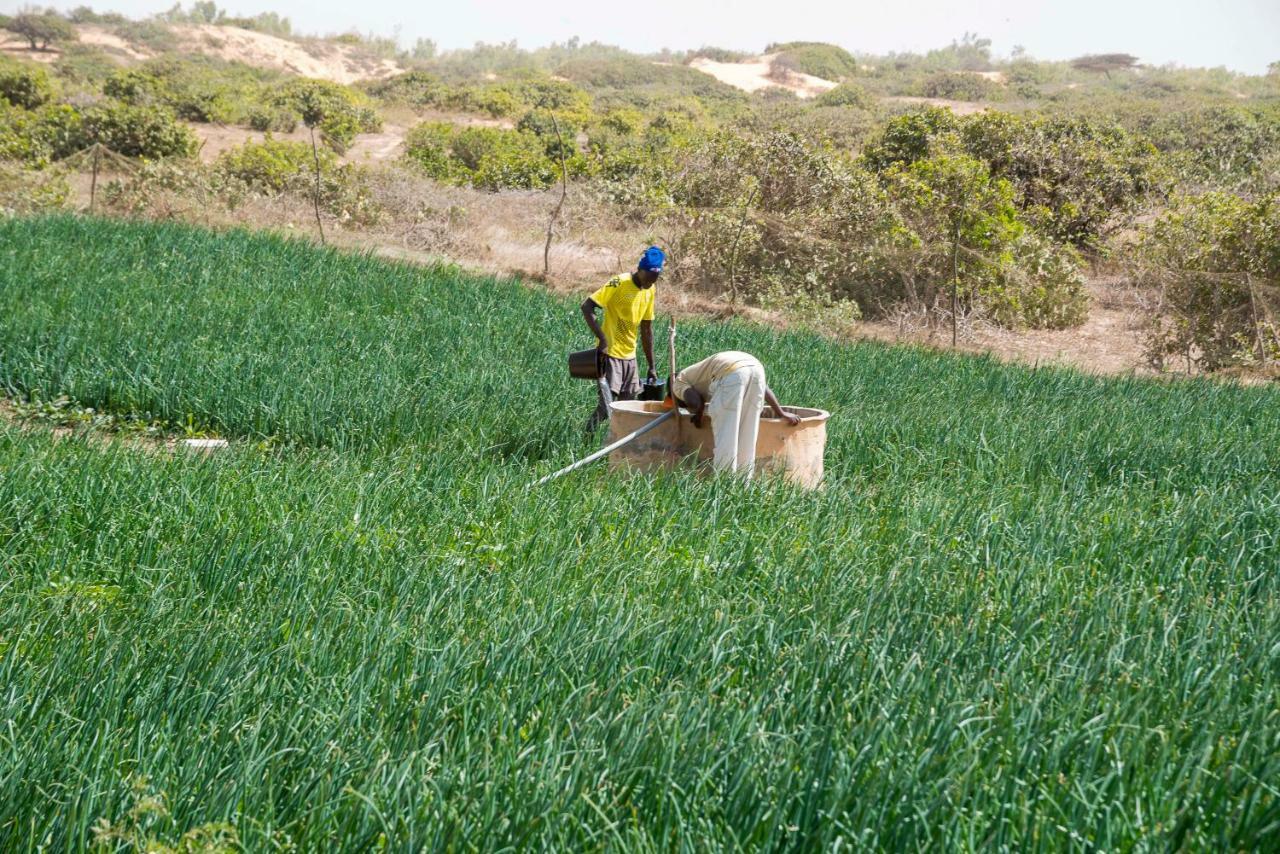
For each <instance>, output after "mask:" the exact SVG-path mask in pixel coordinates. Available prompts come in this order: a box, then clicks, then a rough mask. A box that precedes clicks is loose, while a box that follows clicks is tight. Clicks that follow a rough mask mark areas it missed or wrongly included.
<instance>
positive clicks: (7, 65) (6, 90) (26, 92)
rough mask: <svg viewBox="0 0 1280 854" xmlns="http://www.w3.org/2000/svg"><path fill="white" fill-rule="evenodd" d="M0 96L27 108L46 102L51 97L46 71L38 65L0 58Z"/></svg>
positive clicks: (50, 86)
mask: <svg viewBox="0 0 1280 854" xmlns="http://www.w3.org/2000/svg"><path fill="white" fill-rule="evenodd" d="M0 98H2V99H4V100H5V101H8V102H9V103H10V104H12V105H13V106H15V107H22V108H24V109H27V110H34V109H35V108H36V107H39V106H42V105H43V104H46V103H48V102H49V101H50V100H51V99H52V98H53V86H52V85H50V83H49V74H48V72H46V71H45V70H44V69H43V68H41V67H40V66H38V65H28V64H26V63H19V62H13V61H10V60H7V59H0Z"/></svg>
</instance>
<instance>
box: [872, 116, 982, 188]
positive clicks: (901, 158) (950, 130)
mask: <svg viewBox="0 0 1280 854" xmlns="http://www.w3.org/2000/svg"><path fill="white" fill-rule="evenodd" d="M959 126H960V120H959V119H958V118H957V116H956V114H955V113H953V112H951V111H950V110H948V109H943V108H939V107H928V108H926V109H923V110H915V111H912V112H910V113H904V114H903V115H901V116H897V117H895V118H893V119H891V120H890V121H889V122H888V123H886V124H885V126H884V128H883V129H882V130H881V131H880V134H879V135H878V136H877V137H876V139H874V140H873V141H872V142H871V143H870V144H869V145H868V146H867V147H866V148H865V149H864V150H863V152H862V159H863V162H864V163H865V164H866V165H867V167H868V168H870V169H872V170H874V171H876V172H882V171H884V170H886V169H889V168H890V167H892V166H897V165H906V164H910V163H914V162H915V161H917V160H923V159H925V158H926V157H928V156H929V154H930V152H931V151H932V149H933V145H934V141H935V140H936V139H938V138H939V137H943V136H947V135H953V134H954V133H955V132H956V130H957V129H958V128H959Z"/></svg>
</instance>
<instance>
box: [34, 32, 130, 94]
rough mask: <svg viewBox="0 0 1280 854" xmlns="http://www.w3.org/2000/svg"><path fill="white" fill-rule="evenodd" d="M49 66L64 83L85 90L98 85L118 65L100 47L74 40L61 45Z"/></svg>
mask: <svg viewBox="0 0 1280 854" xmlns="http://www.w3.org/2000/svg"><path fill="white" fill-rule="evenodd" d="M51 68H52V69H53V72H54V74H55V75H56V76H57V77H59V78H61V79H62V81H63V83H64V85H65V84H73V85H75V86H78V87H84V88H85V89H86V90H87V89H93V88H97V87H100V86H101V84H102V82H103V81H105V80H106V79H107V78H108V77H110V76H111V75H112V74H114V73H115V72H116V71H117V70H119V68H120V65H119V64H118V63H117V62H116V61H115V60H114V59H113V58H112V57H111V54H109V53H107V52H106V51H105V50H103V49H102V48H100V47H97V46H96V45H89V44H83V43H80V42H75V43H72V44H69V45H64V46H63V47H62V52H61V53H60V54H59V55H58V58H57V59H56V60H54V62H53V64H52V66H51Z"/></svg>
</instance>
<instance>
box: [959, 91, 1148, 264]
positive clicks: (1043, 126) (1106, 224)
mask: <svg viewBox="0 0 1280 854" xmlns="http://www.w3.org/2000/svg"><path fill="white" fill-rule="evenodd" d="M961 139H962V145H963V147H964V149H965V151H967V152H968V153H969V154H971V155H972V156H974V157H977V158H979V159H981V160H982V161H984V162H985V163H986V164H987V165H988V167H989V168H990V169H991V171H992V174H994V175H997V176H1000V177H1002V178H1007V179H1008V180H1009V181H1011V182H1012V183H1013V186H1014V189H1015V190H1016V191H1017V200H1018V206H1019V207H1020V208H1021V209H1022V210H1023V212H1024V213H1025V215H1026V216H1027V217H1028V218H1029V219H1030V221H1031V222H1033V223H1034V224H1035V225H1036V226H1037V227H1038V228H1039V229H1040V230H1041V231H1043V232H1044V233H1045V234H1048V235H1050V236H1051V237H1053V238H1055V239H1057V240H1061V241H1064V242H1069V243H1073V244H1075V245H1077V246H1085V245H1089V244H1092V243H1094V242H1096V241H1097V240H1098V238H1100V237H1102V236H1103V235H1105V233H1106V232H1107V230H1108V229H1109V228H1110V227H1111V226H1112V225H1113V224H1115V223H1118V222H1121V221H1122V218H1123V216H1124V215H1125V214H1128V213H1131V212H1132V211H1134V210H1135V209H1136V208H1138V207H1139V206H1140V205H1141V204H1143V203H1144V202H1145V201H1146V200H1147V199H1148V198H1149V197H1150V196H1151V194H1152V193H1154V192H1156V191H1158V190H1159V189H1160V187H1161V184H1162V180H1163V178H1162V174H1161V164H1160V161H1159V158H1158V156H1157V152H1156V149H1155V148H1154V146H1152V145H1151V143H1150V142H1148V141H1147V140H1145V139H1143V138H1142V137H1139V136H1135V135H1133V134H1130V133H1128V132H1126V131H1125V130H1124V129H1123V128H1121V127H1120V126H1119V125H1117V124H1115V123H1114V122H1102V121H1094V120H1090V119H1083V118H1074V117H1050V118H1038V117H1031V118H1027V117H1015V116H1011V115H1009V114H1006V113H996V112H987V113H982V114H979V115H976V116H970V117H968V118H967V119H966V120H965V121H964V125H963V129H962V131H961Z"/></svg>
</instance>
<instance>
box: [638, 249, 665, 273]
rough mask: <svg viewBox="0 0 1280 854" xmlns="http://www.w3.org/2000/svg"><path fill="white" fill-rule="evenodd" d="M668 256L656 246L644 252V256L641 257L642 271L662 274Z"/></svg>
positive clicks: (640, 266)
mask: <svg viewBox="0 0 1280 854" xmlns="http://www.w3.org/2000/svg"><path fill="white" fill-rule="evenodd" d="M666 260H667V256H666V253H664V252H663V251H662V250H661V249H659V248H658V247H656V246H650V247H649V248H648V249H646V250H644V254H643V255H641V256H640V265H639V268H640V269H641V270H652V271H653V272H655V273H661V272H662V265H663V263H664V262H666Z"/></svg>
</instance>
